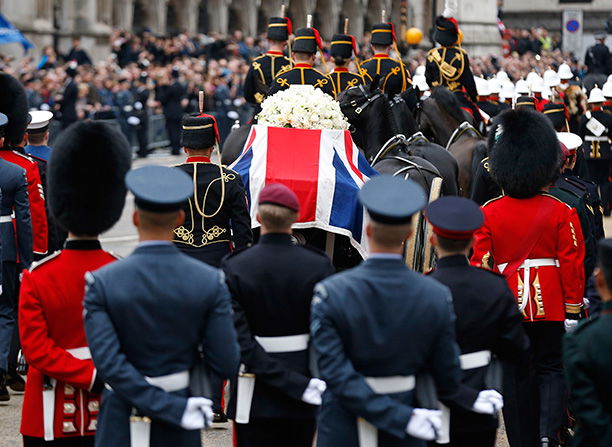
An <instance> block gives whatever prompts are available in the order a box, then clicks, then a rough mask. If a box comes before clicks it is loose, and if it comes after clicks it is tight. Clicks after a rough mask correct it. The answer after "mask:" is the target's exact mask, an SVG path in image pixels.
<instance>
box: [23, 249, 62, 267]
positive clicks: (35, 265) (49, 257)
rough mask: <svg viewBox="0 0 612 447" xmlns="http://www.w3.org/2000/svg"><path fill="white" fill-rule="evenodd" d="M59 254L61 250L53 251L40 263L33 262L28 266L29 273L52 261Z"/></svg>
mask: <svg viewBox="0 0 612 447" xmlns="http://www.w3.org/2000/svg"><path fill="white" fill-rule="evenodd" d="M61 252H62V251H61V250H57V251H54V252H53V253H51V254H50V255H49V256H46V257H44V258H42V259H41V260H40V261H36V262H33V263H32V265H31V266H30V272H33V271H34V270H36V269H37V268H38V267H40V266H41V265H43V264H46V263H47V262H49V261H52V260H53V259H55V258H57V257H58V256H59V255H60V254H61Z"/></svg>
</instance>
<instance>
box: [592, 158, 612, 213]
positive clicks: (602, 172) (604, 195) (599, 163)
mask: <svg viewBox="0 0 612 447" xmlns="http://www.w3.org/2000/svg"><path fill="white" fill-rule="evenodd" d="M610 164H611V163H610V160H603V159H589V160H587V166H588V168H589V180H591V181H592V182H595V183H597V186H598V187H599V194H600V196H601V204H602V206H603V207H604V212H606V213H607V214H608V213H609V212H610V180H609V178H610Z"/></svg>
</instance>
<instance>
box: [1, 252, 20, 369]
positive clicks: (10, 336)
mask: <svg viewBox="0 0 612 447" xmlns="http://www.w3.org/2000/svg"><path fill="white" fill-rule="evenodd" d="M17 282H18V281H17V264H16V263H15V262H11V261H3V262H2V295H0V370H4V371H8V370H11V369H14V368H15V365H16V360H17V351H18V350H19V332H18V330H17V299H18V297H19V290H18V286H17Z"/></svg>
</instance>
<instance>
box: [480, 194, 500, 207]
mask: <svg viewBox="0 0 612 447" xmlns="http://www.w3.org/2000/svg"><path fill="white" fill-rule="evenodd" d="M503 197H505V196H504V195H503V194H502V195H501V196H499V197H495V198H494V199H491V200H489V201H488V202H486V203H485V204H484V205H482V208H484V207H485V206H487V205H489V204H490V203H493V202H495V201H496V200H499V199H501V198H503Z"/></svg>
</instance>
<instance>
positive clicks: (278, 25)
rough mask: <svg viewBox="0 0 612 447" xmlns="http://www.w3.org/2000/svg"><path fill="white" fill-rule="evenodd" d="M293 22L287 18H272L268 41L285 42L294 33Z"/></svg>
mask: <svg viewBox="0 0 612 447" xmlns="http://www.w3.org/2000/svg"><path fill="white" fill-rule="evenodd" d="M291 28H292V26H291V20H289V19H288V18H287V17H270V20H269V22H268V39H270V40H278V41H285V40H287V39H289V35H290V34H291V32H292V31H293V30H292V29H291Z"/></svg>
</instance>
